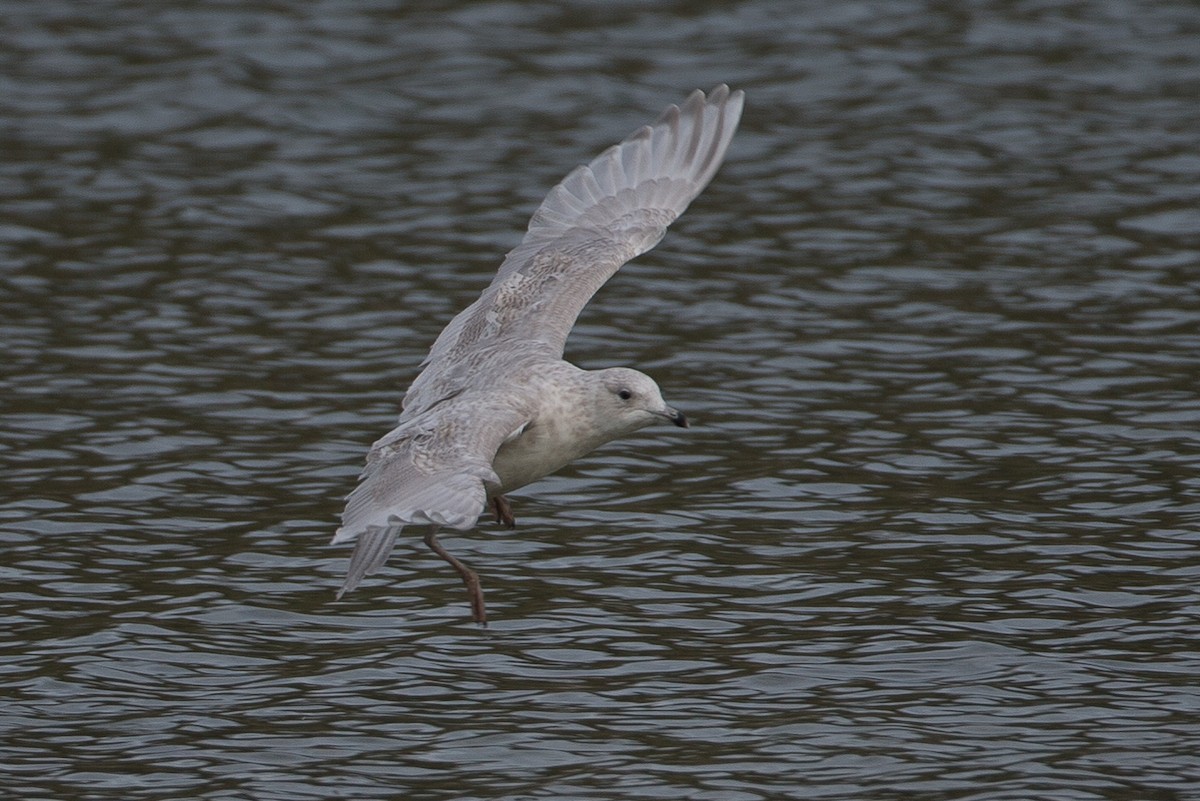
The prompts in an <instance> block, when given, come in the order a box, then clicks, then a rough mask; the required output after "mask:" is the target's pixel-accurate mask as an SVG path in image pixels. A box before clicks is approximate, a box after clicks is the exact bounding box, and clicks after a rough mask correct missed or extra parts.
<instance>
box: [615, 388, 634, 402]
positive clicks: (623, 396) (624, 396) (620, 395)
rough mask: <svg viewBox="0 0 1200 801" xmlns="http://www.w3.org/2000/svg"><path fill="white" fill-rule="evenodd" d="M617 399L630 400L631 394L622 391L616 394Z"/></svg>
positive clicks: (624, 390) (625, 390) (627, 391)
mask: <svg viewBox="0 0 1200 801" xmlns="http://www.w3.org/2000/svg"><path fill="white" fill-rule="evenodd" d="M617 397H618V398H620V399H621V400H629V399H630V398H632V397H633V393H632V392H630V391H629V390H627V389H622V390H620V391H619V392H617Z"/></svg>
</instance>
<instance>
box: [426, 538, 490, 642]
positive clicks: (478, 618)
mask: <svg viewBox="0 0 1200 801" xmlns="http://www.w3.org/2000/svg"><path fill="white" fill-rule="evenodd" d="M437 532H438V527H437V526H430V527H429V531H428V532H427V533H426V534H425V544H426V545H428V546H429V547H430V548H431V549H432V550H433V552H434V553H436V554H437V555H438V556H440V557H442V558H443V559H445V560H446V561H447V562H449V563H450V566H451V567H453V568H454V569H455V570H457V571H458V575H460V576H462V580H463V584H466V585H467V595H469V596H470V597H471V616H472V617H474V618H475V622H476V623H478V624H479V625H481V626H486V625H487V610H486V609H484V608H483V587H481V586H480V585H479V576H477V575H476V574H475V571H474V570H472V569H471V568H469V567H467V566H466V565H464V564H463V563H462V562H460V561H458V560H457V559H455V558H454V557H453V556H451V555H450V554H449V553H448V552H447V551H446V549H445V548H443V547H442V544H441V543H440V542H438V541H437Z"/></svg>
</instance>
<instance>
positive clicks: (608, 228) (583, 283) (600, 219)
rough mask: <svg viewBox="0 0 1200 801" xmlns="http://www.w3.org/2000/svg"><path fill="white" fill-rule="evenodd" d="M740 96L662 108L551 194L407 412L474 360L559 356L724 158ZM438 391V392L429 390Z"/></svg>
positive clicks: (443, 345) (716, 95)
mask: <svg viewBox="0 0 1200 801" xmlns="http://www.w3.org/2000/svg"><path fill="white" fill-rule="evenodd" d="M742 103H743V94H742V92H740V91H738V92H730V91H729V87H728V86H725V85H724V84H722V85H720V86H718V87H716V88H715V89H713V90H712V91H711V92H710V93H709V94H708V96H707V97H706V96H705V95H704V93H703V92H701V91H699V90H697V91H695V92H693V93H692V94H691V96H690V97H688V99H687V101H686V102H685V103H684V104H683V107H682V108H680V107H677V106H669V107H668V108H667V109H666V111H664V112H663V113H662V116H660V117H659V118H658V120H657V121H656V122H655V123H654V124H653V125H649V126H645V127H642V128H639V129H638V130H637V131H635V132H634V133H633V134H632V135H631V136H630V137H629V138H628V139H626V140H625V141H623V142H621V143H620V144H618V145H614V146H613V147H610V148H609V149H608V150H605V151H604V152H603V153H601V154H600V155H599V156H597V157H596V158H595V159H594V160H593V161H592V162H591V163H590V164H588V165H586V166H580V167H577V168H576V169H575V170H573V171H572V172H571V173H570V174H569V175H567V177H566V178H564V179H563V181H562V183H560V184H558V185H557V186H555V187H554V188H553V189H551V190H550V193H549V194H548V195H547V196H546V199H545V200H544V201H543V202H542V205H541V207H540V208H539V209H538V210H537V212H536V213H535V214H534V215H533V219H532V220H531V221H530V223H529V230H528V231H527V232H526V234H525V238H524V239H523V240H522V241H521V244H520V245H518V246H517V247H516V248H515V249H514V250H513V251H512V252H510V253H509V254H508V256H507V257H506V258H505V260H504V263H503V264H501V266H500V270H499V272H498V273H497V275H496V278H495V280H493V281H492V283H491V285H490V286H488V288H487V289H486V290H484V292H483V295H482V296H481V297H480V298H479V299H478V300H477V301H475V303H473V304H472V305H471V306H469V307H468V308H467V309H465V310H464V311H463V312H462V313H460V314H459V315H458V316H457V317H455V318H454V319H453V320H452V321H451V322H450V324H449V325H447V326H446V328H445V330H444V331H442V333H441V335H440V336H439V337H438V339H437V341H436V342H435V343H434V345H433V348H432V349H430V352H429V356H428V357H427V358H426V359H425V365H424V366H425V370H424V372H422V374H421V375H420V376H418V377H417V380H416V381H414V382H413V385H412V387H411V388H410V389H409V391H408V394H407V395H406V396H405V401H404V405H405V409H406V410H408V408H409V407H410V406H413V405H415V406H416V407H417V408H421V407H423V406H426V405H428V404H429V403H431V402H432V401H433V400H434V399H435V398H436V396H437V395H440V394H441V393H443V392H444V391H445V390H446V385H447V381H446V376H445V375H444V373H445V372H446V371H447V370H449V369H452V368H453V366H454V365H455V364H457V363H460V362H461V361H462V360H463V359H464V358H465V357H466V356H468V355H469V354H471V352H472V351H475V350H479V349H495V348H500V349H503V348H504V347H505V345H506V344H508V343H513V344H515V343H529V342H538V343H540V344H541V345H542V346H543V348H544V349H545V352H546V354H547V355H548V356H549V357H551V358H559V357H561V356H562V352H563V346H564V345H565V343H566V339H567V335H568V334H569V333H570V331H571V327H572V326H573V325H574V324H575V318H576V317H578V316H579V312H580V311H581V310H582V309H583V307H584V305H586V304H587V302H588V300H589V299H590V298H591V297H592V295H593V294H595V292H596V290H597V289H599V288H600V287H601V286H602V285H603V284H604V282H605V281H607V280H608V279H609V278H610V277H612V275H613V273H615V272H616V271H617V270H618V269H620V267H621V265H623V264H624V263H625V262H627V261H629V260H630V259H632V258H633V257H635V256H637V255H639V254H641V253H645V252H646V251H647V250H649V249H650V248H652V247H654V246H655V245H656V244H658V241H659V240H660V239H662V237H663V234H665V233H666V230H667V226H668V225H670V224H671V223H672V222H673V221H674V220H675V218H677V217H678V216H679V215H680V214H682V213H683V211H684V209H686V208H687V207H688V204H689V203H691V202H692V200H693V199H694V198H695V197H696V196H697V195H698V194H700V191H701V190H702V189H704V187H705V185H707V184H708V182H709V181H710V180H711V179H712V177H713V175H714V174H715V173H716V171H717V168H718V167H720V166H721V162H722V160H723V159H724V158H725V151H726V149H727V148H728V147H729V142H730V140H731V139H732V138H733V133H734V131H735V130H736V128H737V124H738V120H739V118H740V117H741V113H742ZM435 387H436V389H435Z"/></svg>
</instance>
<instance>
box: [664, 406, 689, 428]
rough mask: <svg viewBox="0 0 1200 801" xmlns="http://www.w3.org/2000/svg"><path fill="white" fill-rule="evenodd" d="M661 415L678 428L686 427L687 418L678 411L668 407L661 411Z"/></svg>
mask: <svg viewBox="0 0 1200 801" xmlns="http://www.w3.org/2000/svg"><path fill="white" fill-rule="evenodd" d="M662 415H663V417H665V418H667V419H668V420H670V421H671V422H672V423H674V424H675V425H677V426H679V427H680V428H687V427H688V421H687V418H686V417H685V416H684V414H683V412H681V411H679V410H678V409H672V408H671V407H670V406H668V407H666V408H665V409H663V411H662Z"/></svg>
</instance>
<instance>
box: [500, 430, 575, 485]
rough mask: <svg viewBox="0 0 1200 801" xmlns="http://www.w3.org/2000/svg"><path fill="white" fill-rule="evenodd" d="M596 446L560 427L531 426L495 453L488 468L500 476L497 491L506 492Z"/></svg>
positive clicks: (567, 462) (539, 476) (559, 467)
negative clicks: (490, 466)
mask: <svg viewBox="0 0 1200 801" xmlns="http://www.w3.org/2000/svg"><path fill="white" fill-rule="evenodd" d="M597 445H599V443H592V442H590V441H587V440H585V439H582V438H580V437H578V436H575V432H573V431H569V430H566V429H564V428H557V427H542V426H539V427H531V428H529V429H528V430H526V431H525V432H524V433H522V434H521V435H520V436H518V437H517V438H516V439H514V440H511V441H510V442H506V443H504V444H503V445H501V446H500V450H498V451H497V452H496V457H495V458H494V459H493V460H492V469H493V470H495V471H496V475H498V476H499V477H500V490H499V491H500V492H509V491H511V490H514V489H518V488H520V487H523V486H525V485H526V484H530V483H532V482H534V481H537V480H538V479H539V478H542V477H543V476H548V475H550V474H551V473H553V472H554V471H556V470H560V469H561V468H563V467H565V466H566V465H567V464H569V463H570V462H572V461H573V460H575V459H578V458H579V457H580V456H583V455H584V454H587V453H590V452H591V451H593V450H595V448H596V446H597Z"/></svg>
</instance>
